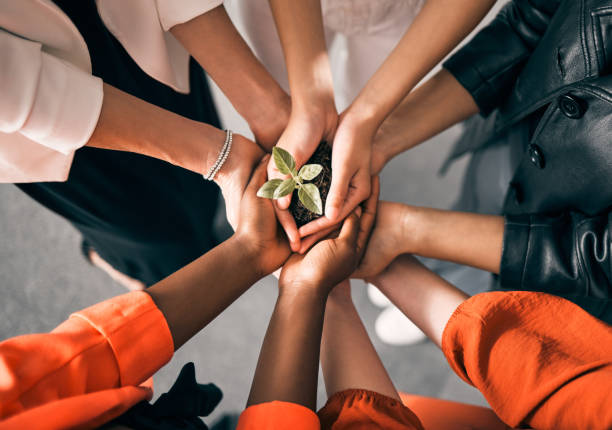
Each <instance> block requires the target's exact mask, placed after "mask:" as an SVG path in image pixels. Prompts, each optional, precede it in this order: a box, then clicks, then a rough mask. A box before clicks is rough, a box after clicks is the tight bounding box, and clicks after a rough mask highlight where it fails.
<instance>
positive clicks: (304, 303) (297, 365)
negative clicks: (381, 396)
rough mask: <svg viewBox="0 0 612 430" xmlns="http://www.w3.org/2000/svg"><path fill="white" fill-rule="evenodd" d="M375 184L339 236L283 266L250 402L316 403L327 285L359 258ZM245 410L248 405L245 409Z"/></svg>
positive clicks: (372, 215) (371, 217)
mask: <svg viewBox="0 0 612 430" xmlns="http://www.w3.org/2000/svg"><path fill="white" fill-rule="evenodd" d="M377 199H378V189H376V192H375V193H373V195H372V196H371V198H370V199H369V200H368V201H367V203H366V206H365V208H364V210H363V213H362V214H361V217H359V216H358V215H357V213H356V212H355V213H353V214H351V216H350V217H348V218H347V219H346V221H344V223H343V225H342V229H341V231H340V233H339V234H338V236H337V238H335V239H333V238H328V239H325V240H323V241H321V242H319V243H317V244H316V245H315V246H314V247H313V248H312V249H311V250H310V251H309V252H308V253H307V254H305V255H300V254H294V255H293V256H292V257H291V258H290V259H289V260H288V261H287V262H286V263H285V265H284V266H283V270H282V272H281V275H280V278H279V297H278V301H277V304H276V307H275V309H274V314H273V315H272V318H271V319H270V325H269V326H268V331H267V333H266V337H265V338H264V343H263V345H262V347H261V353H260V355H259V361H258V363H257V369H256V370H255V376H254V378H253V384H252V386H251V393H250V395H249V400H248V405H257V404H261V403H266V402H271V401H274V400H279V401H284V402H291V403H297V404H300V405H303V406H305V407H307V408H310V409H314V408H315V406H316V394H317V375H318V366H319V348H320V343H321V330H322V327H323V313H324V311H325V302H326V300H327V295H328V294H329V291H330V290H331V289H332V288H333V287H334V285H336V284H338V283H339V282H341V281H342V280H344V279H346V277H347V276H348V275H349V274H350V273H352V271H353V270H354V268H355V267H356V266H357V263H358V262H359V260H360V259H361V256H362V253H363V251H364V250H365V245H366V242H367V239H368V236H369V234H370V231H371V229H372V226H373V224H374V218H375V216H376V200H377ZM247 411H248V409H247Z"/></svg>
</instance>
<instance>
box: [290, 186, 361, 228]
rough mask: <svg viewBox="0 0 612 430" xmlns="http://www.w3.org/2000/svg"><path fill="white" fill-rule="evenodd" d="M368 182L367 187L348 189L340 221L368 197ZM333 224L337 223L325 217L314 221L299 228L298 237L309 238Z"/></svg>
mask: <svg viewBox="0 0 612 430" xmlns="http://www.w3.org/2000/svg"><path fill="white" fill-rule="evenodd" d="M369 182H370V181H369V180H368V181H367V185H365V184H364V185H361V187H357V188H352V187H351V188H349V193H348V196H347V200H346V202H345V204H344V207H343V208H342V211H341V212H340V219H344V218H345V217H346V216H347V215H348V214H350V213H351V211H352V210H354V209H355V208H356V207H357V205H359V203H361V202H362V201H363V200H365V199H366V198H367V197H368V196H369V195H370V191H369V187H370V185H369ZM364 192H366V193H367V194H365V195H364ZM334 224H337V221H333V220H330V219H329V218H327V217H321V218H317V219H316V220H314V221H311V222H309V223H308V224H305V225H303V226H302V227H300V230H299V233H300V237H306V236H310V235H312V234H315V233H317V232H318V231H321V230H323V229H326V228H328V227H329V226H332V225H334Z"/></svg>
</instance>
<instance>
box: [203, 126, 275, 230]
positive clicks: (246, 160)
mask: <svg viewBox="0 0 612 430" xmlns="http://www.w3.org/2000/svg"><path fill="white" fill-rule="evenodd" d="M264 155H265V153H264V151H263V150H262V149H261V147H260V146H259V145H257V144H256V143H255V142H253V141H252V140H250V139H247V138H246V137H244V136H241V135H239V134H234V135H233V143H232V149H231V152H230V154H229V157H228V159H227V161H226V162H225V164H224V165H223V167H222V168H221V170H219V173H218V174H217V176H216V177H215V182H216V183H217V185H219V187H220V188H221V193H222V194H223V198H224V200H225V210H226V215H227V219H228V221H229V223H230V225H231V226H232V228H233V229H234V230H235V229H236V227H237V226H238V221H239V219H240V213H241V210H240V205H241V202H242V196H243V194H244V190H245V189H246V187H247V184H248V183H249V179H250V178H251V175H252V174H253V170H254V169H255V167H256V166H257V165H258V163H259V162H260V160H261V159H262V157H263V156H264Z"/></svg>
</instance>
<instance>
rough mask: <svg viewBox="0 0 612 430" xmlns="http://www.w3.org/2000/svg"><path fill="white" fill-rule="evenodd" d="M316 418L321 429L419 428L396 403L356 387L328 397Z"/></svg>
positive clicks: (393, 429)
mask: <svg viewBox="0 0 612 430" xmlns="http://www.w3.org/2000/svg"><path fill="white" fill-rule="evenodd" d="M318 415H319V419H320V420H321V428H322V429H343V428H346V429H349V428H384V429H387V430H400V429H401V430H408V429H412V430H422V429H423V426H422V424H421V421H420V420H419V418H418V417H417V416H416V415H415V414H414V412H412V411H411V410H410V409H409V408H407V407H406V406H404V404H403V403H402V402H401V401H400V400H396V399H393V398H391V397H388V396H385V395H384V394H381V393H377V392H375V391H370V390H364V389H357V388H353V389H348V390H344V391H340V392H337V393H335V394H334V395H332V396H331V397H330V398H329V400H328V401H327V403H326V404H325V406H324V407H323V408H322V409H321V410H320V411H319V412H318Z"/></svg>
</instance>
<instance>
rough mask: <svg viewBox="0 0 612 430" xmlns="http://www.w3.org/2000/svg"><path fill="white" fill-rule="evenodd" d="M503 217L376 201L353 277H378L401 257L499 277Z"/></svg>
mask: <svg viewBox="0 0 612 430" xmlns="http://www.w3.org/2000/svg"><path fill="white" fill-rule="evenodd" d="M503 237H504V218H503V217H501V216H494V215H480V214H472V213H467V212H454V211H445V210H439V209H431V208H422V207H416V206H409V205H404V204H401V203H392V202H380V203H379V208H378V217H377V219H376V226H375V227H374V231H373V233H372V238H371V239H370V243H369V245H368V249H367V251H366V254H365V256H364V258H363V261H362V262H361V265H360V266H359V268H358V269H357V271H356V272H355V273H354V274H353V277H355V278H370V277H372V276H376V275H377V274H379V273H380V272H382V271H383V270H385V268H386V267H387V266H388V265H389V264H390V263H391V262H392V261H393V260H394V259H395V258H396V257H397V256H399V255H401V254H405V253H410V254H416V255H420V256H422V257H429V258H436V259H439V260H447V261H452V262H455V263H459V264H465V265H468V266H473V267H477V268H479V269H483V270H487V271H489V272H492V273H499V266H500V263H501V254H502V245H503Z"/></svg>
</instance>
